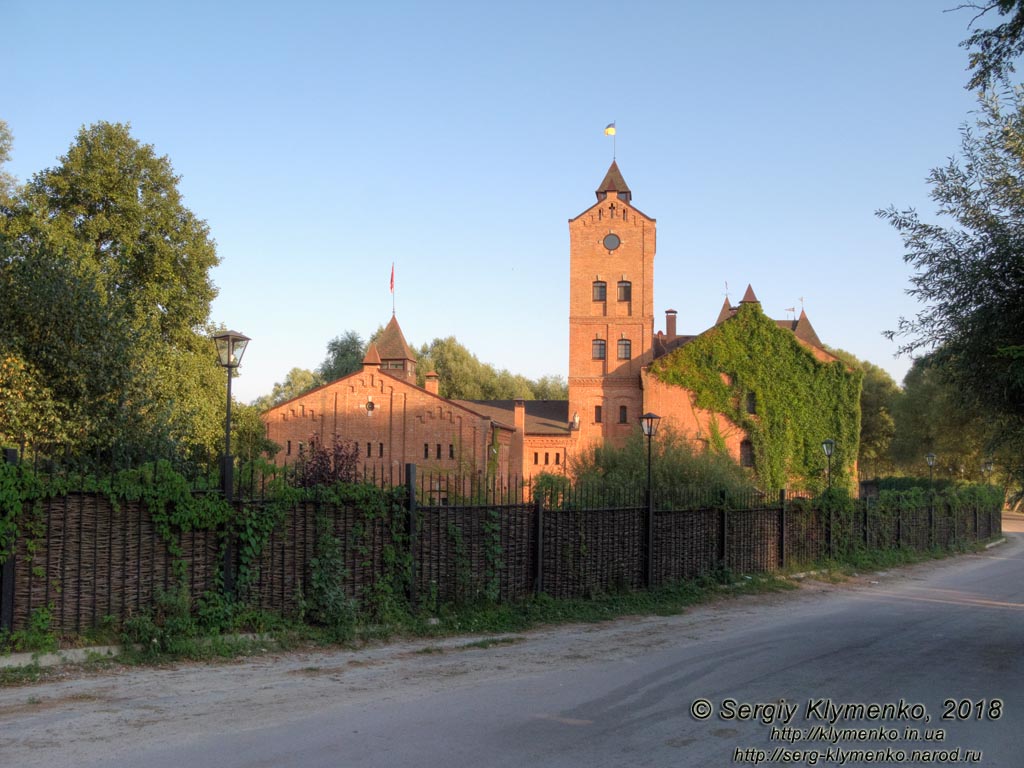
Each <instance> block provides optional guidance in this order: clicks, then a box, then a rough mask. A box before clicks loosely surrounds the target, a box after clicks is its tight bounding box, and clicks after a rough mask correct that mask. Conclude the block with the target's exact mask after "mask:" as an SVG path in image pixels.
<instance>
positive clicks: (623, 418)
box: [619, 405, 629, 424]
mask: <svg viewBox="0 0 1024 768" xmlns="http://www.w3.org/2000/svg"><path fill="white" fill-rule="evenodd" d="M628 423H629V409H628V408H627V407H626V406H624V405H620V406H619V424H628Z"/></svg>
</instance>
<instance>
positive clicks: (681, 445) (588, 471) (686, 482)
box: [571, 424, 753, 498]
mask: <svg viewBox="0 0 1024 768" xmlns="http://www.w3.org/2000/svg"><path fill="white" fill-rule="evenodd" d="M571 466H572V474H573V477H574V478H575V482H576V485H577V486H578V487H581V488H584V487H599V488H600V489H601V490H602V491H603V492H610V491H625V492H629V491H635V490H636V489H637V488H638V487H639V486H641V485H643V484H645V483H646V477H647V438H646V437H644V435H643V434H642V433H641V432H640V430H639V429H636V430H634V431H633V432H632V433H631V434H630V436H629V438H628V439H627V440H626V443H625V445H623V446H622V447H621V448H619V447H616V446H614V445H612V444H611V443H606V444H603V445H597V446H593V447H591V448H590V449H588V450H587V451H585V452H584V453H583V454H581V455H580V456H578V457H577V458H576V459H574V460H573V461H572V463H571ZM651 482H652V487H654V488H657V489H658V490H659V493H660V494H662V495H664V496H670V495H672V494H674V493H685V492H687V491H695V490H698V491H700V492H701V493H702V494H705V495H710V496H712V497H718V496H719V495H720V494H724V495H726V496H727V497H732V498H742V497H746V496H748V495H749V493H750V491H751V490H752V487H753V486H752V483H751V480H750V477H749V476H748V474H747V472H746V471H745V470H744V469H742V468H741V467H740V466H739V465H738V464H736V463H735V462H734V461H731V460H730V459H729V458H728V457H726V456H724V455H722V454H721V453H718V452H715V451H696V450H695V449H694V448H693V444H692V443H691V442H690V441H689V440H687V439H686V438H685V437H683V436H681V435H679V434H678V433H676V432H675V431H673V429H672V428H671V426H670V425H667V424H663V425H662V426H661V428H660V429H659V430H658V433H657V435H656V436H655V438H654V439H653V441H652V443H651Z"/></svg>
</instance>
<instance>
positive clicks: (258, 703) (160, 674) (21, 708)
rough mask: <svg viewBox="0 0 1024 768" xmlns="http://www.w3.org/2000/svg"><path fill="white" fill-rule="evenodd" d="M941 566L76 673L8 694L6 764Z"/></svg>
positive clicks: (605, 649) (702, 630)
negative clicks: (701, 601)
mask: <svg viewBox="0 0 1024 768" xmlns="http://www.w3.org/2000/svg"><path fill="white" fill-rule="evenodd" d="M981 556H982V557H984V556H986V555H981ZM972 557H973V556H972ZM939 567H942V563H941V562H939V563H926V564H922V565H918V566H914V567H911V568H906V569H903V570H900V571H892V572H888V573H883V574H872V575H870V576H861V577H855V578H852V579H849V580H848V581H846V582H844V583H841V584H828V583H823V582H819V581H815V580H813V579H808V580H805V581H804V582H802V583H801V585H800V588H799V589H797V590H795V591H792V592H784V593H772V594H765V595H754V596H743V597H733V598H728V597H724V598H723V599H722V600H721V601H719V602H716V603H714V604H711V605H705V606H700V607H698V608H694V609H692V610H689V611H688V612H687V613H685V614H683V615H679V616H673V617H642V618H636V617H634V618H624V619H618V620H615V621H610V622H604V623H600V624H586V625H572V626H559V627H553V628H545V629H540V630H534V631H530V632H524V633H519V634H514V635H502V636H496V637H495V636H490V637H480V636H475V637H460V638H448V639H445V640H415V641H406V642H398V643H394V644H389V645H381V646H377V647H370V648H364V649H359V650H325V651H312V652H297V653H285V654H275V653H268V654H267V655H265V656H260V657H257V658H250V659H246V660H242V661H238V662H234V663H223V664H213V665H210V664H177V665H174V666H169V667H161V668H146V669H139V668H128V667H121V668H115V669H112V670H110V671H107V672H103V673H85V672H81V671H80V670H69V671H67V672H65V673H63V674H64V677H63V679H60V680H57V681H51V682H46V683H42V684H38V685H29V686H22V687H14V688H5V689H0V764H3V765H11V766H14V765H17V766H25V767H27V766H37V765H38V766H44V765H45V766H61V765H83V764H84V765H89V764H91V763H93V762H97V763H98V762H100V761H102V760H103V759H104V757H107V758H110V757H114V756H118V757H121V758H124V757H125V756H129V755H131V753H132V751H133V750H135V749H137V748H140V747H141V746H143V745H145V746H147V747H155V746H160V745H180V744H183V743H188V742H190V741H192V740H195V739H199V738H202V737H204V736H211V735H215V734H217V733H225V732H232V731H239V730H246V729H250V728H260V727H265V726H269V725H281V724H286V723H288V722H291V721H293V720H298V719H301V718H303V717H305V716H307V715H309V714H310V713H311V712H316V711H318V710H319V709H322V708H323V707H324V706H325V705H326V704H327V703H328V702H329V703H330V704H331V706H334V707H337V706H338V704H339V702H344V706H354V707H359V706H365V705H367V704H369V703H372V702H375V701H384V700H390V699H396V698H398V699H401V700H404V701H408V700H411V699H416V698H418V697H421V696H425V695H429V694H431V693H433V692H436V691H438V690H442V689H450V688H452V687H458V686H472V685H477V684H479V683H481V682H483V681H486V680H493V679H502V678H508V677H528V676H533V675H543V674H544V673H545V672H546V671H548V670H550V669H552V668H558V669H560V670H567V669H572V668H574V667H577V666H580V665H583V664H590V663H593V662H600V661H603V660H615V659H622V658H626V657H635V656H639V655H641V654H643V653H644V652H645V651H650V650H652V649H657V648H659V647H662V646H665V645H668V644H670V643H679V642H680V640H683V639H685V638H693V639H697V638H702V639H707V638H713V637H714V636H715V635H716V634H721V633H727V632H730V631H732V630H735V629H739V628H743V627H747V628H749V627H750V626H751V625H752V624H756V623H758V622H762V621H770V620H772V618H773V617H775V616H778V615H779V609H780V608H782V607H786V606H792V605H794V604H795V603H804V602H806V601H822V600H827V599H828V597H829V595H831V594H833V593H835V592H836V591H839V590H843V591H850V590H871V589H873V588H875V587H877V586H878V585H879V584H886V583H891V582H893V581H902V580H907V579H917V578H922V577H923V576H924V575H925V574H926V573H927V572H930V571H931V570H932V569H934V568H939Z"/></svg>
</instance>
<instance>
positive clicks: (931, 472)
mask: <svg viewBox="0 0 1024 768" xmlns="http://www.w3.org/2000/svg"><path fill="white" fill-rule="evenodd" d="M924 460H925V461H927V462H928V483H929V485H930V484H931V483H932V482H934V479H935V454H934V453H929V454H928V455H927V456H925V457H924Z"/></svg>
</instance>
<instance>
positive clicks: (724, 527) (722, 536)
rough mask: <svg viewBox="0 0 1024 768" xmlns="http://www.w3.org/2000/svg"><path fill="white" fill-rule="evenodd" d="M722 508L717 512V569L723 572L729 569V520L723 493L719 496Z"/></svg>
mask: <svg viewBox="0 0 1024 768" xmlns="http://www.w3.org/2000/svg"><path fill="white" fill-rule="evenodd" d="M720 500H721V503H722V508H721V509H720V510H719V512H718V567H719V568H721V569H722V570H723V571H724V570H725V569H726V568H728V567H729V519H728V509H727V507H726V498H725V491H722V493H721V495H720Z"/></svg>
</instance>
